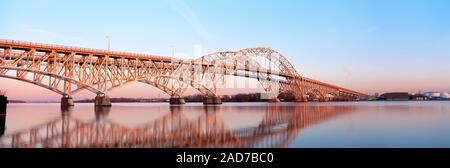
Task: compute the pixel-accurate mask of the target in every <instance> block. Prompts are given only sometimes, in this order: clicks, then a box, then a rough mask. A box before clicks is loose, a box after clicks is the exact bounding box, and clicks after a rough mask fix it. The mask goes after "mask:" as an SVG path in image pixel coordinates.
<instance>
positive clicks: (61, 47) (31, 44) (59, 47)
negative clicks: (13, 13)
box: [0, 39, 171, 59]
mask: <svg viewBox="0 0 450 168" xmlns="http://www.w3.org/2000/svg"><path fill="white" fill-rule="evenodd" d="M0 43H4V44H11V45H21V46H27V47H39V48H48V49H57V50H69V51H80V52H90V53H102V54H104V55H117V56H132V57H142V58H155V59H171V58H170V57H164V56H156V55H149V54H139V53H131V52H118V51H108V50H101V49H92V48H82V47H71V46H64V45H56V44H44V43H35V42H26V41H18V40H6V39H0Z"/></svg>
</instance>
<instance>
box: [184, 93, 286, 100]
mask: <svg viewBox="0 0 450 168" xmlns="http://www.w3.org/2000/svg"><path fill="white" fill-rule="evenodd" d="M278 98H279V99H280V100H282V101H295V97H294V95H293V94H290V93H282V94H280V95H279V96H278ZM221 99H222V102H266V101H267V99H261V94H260V93H247V94H244V93H241V94H236V95H223V96H221ZM184 100H185V101H186V102H202V101H203V95H201V94H197V95H191V96H186V97H185V98H184Z"/></svg>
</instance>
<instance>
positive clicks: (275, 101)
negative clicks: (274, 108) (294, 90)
mask: <svg viewBox="0 0 450 168" xmlns="http://www.w3.org/2000/svg"><path fill="white" fill-rule="evenodd" d="M267 102H269V103H279V102H281V101H280V99H278V98H273V99H269V100H267Z"/></svg>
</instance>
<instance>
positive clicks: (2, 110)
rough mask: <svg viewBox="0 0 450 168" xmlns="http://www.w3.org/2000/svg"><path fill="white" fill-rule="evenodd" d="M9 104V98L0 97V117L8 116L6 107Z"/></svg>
mask: <svg viewBox="0 0 450 168" xmlns="http://www.w3.org/2000/svg"><path fill="white" fill-rule="evenodd" d="M7 104H8V98H7V97H6V96H4V95H0V116H1V115H6V105H7Z"/></svg>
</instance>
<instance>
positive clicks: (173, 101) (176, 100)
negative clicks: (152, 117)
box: [169, 97, 186, 105]
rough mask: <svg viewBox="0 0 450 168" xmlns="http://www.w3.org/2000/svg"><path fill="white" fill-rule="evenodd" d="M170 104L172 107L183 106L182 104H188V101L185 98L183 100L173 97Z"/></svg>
mask: <svg viewBox="0 0 450 168" xmlns="http://www.w3.org/2000/svg"><path fill="white" fill-rule="evenodd" d="M169 103H170V104H171V105H181V104H186V101H185V100H184V98H181V97H171V98H170V99H169Z"/></svg>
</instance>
